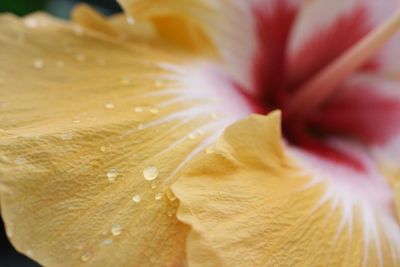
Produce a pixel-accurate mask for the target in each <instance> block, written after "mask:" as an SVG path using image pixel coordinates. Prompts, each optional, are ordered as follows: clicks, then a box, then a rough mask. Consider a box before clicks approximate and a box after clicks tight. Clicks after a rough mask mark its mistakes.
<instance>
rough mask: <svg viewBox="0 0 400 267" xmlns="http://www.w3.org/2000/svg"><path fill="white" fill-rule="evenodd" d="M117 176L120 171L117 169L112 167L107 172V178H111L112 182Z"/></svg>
mask: <svg viewBox="0 0 400 267" xmlns="http://www.w3.org/2000/svg"><path fill="white" fill-rule="evenodd" d="M117 176H118V171H117V169H115V168H111V169H109V170H108V172H107V178H108V180H109V181H110V182H113V181H115V179H116V178H117Z"/></svg>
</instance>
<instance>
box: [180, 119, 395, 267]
mask: <svg viewBox="0 0 400 267" xmlns="http://www.w3.org/2000/svg"><path fill="white" fill-rule="evenodd" d="M279 129H280V118H279V114H277V113H274V114H272V115H270V116H267V117H262V116H252V117H250V118H249V119H246V120H243V121H240V122H238V123H235V124H234V125H233V126H230V127H229V128H228V129H227V130H226V131H225V133H224V135H223V136H222V137H221V138H220V139H219V141H218V142H217V144H216V146H215V148H213V149H209V150H208V152H209V153H208V154H207V153H204V154H202V155H199V156H198V158H197V160H195V161H194V162H193V164H192V165H191V166H190V169H189V170H188V173H185V174H184V176H183V177H182V178H181V179H179V180H178V182H177V183H176V184H175V185H173V191H174V192H175V194H176V196H177V197H178V199H179V200H180V201H181V204H180V207H179V209H178V219H180V220H181V221H183V222H185V223H187V224H188V225H190V226H191V227H192V230H191V232H190V234H189V236H188V241H187V242H188V243H187V249H188V251H187V253H188V262H189V266H202V267H204V266H218V267H223V266H240V267H245V266H249V267H250V266H399V255H400V250H399V248H400V246H399V236H400V235H399V227H398V224H397V222H395V220H394V219H393V214H392V213H389V214H388V213H386V211H384V210H383V209H382V210H381V209H378V208H376V207H375V206H373V205H372V204H369V203H368V202H367V201H360V202H354V203H353V202H352V200H353V197H355V196H353V195H352V193H350V194H349V195H347V197H346V198H342V197H341V196H340V195H339V197H338V198H335V197H332V196H330V195H329V194H327V192H329V191H332V190H334V188H333V184H331V183H329V182H328V181H322V182H313V180H314V179H313V178H312V177H311V176H310V175H309V174H306V173H305V171H304V169H302V168H300V167H299V166H298V164H297V163H295V162H294V160H293V159H291V158H289V157H288V156H286V154H285V153H284V151H283V149H282V146H281V136H280V130H279ZM354 192H355V191H354ZM354 194H356V193H354Z"/></svg>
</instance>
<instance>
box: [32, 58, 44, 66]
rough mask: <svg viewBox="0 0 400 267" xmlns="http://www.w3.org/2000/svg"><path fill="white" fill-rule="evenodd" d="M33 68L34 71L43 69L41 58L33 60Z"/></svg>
mask: <svg viewBox="0 0 400 267" xmlns="http://www.w3.org/2000/svg"><path fill="white" fill-rule="evenodd" d="M33 67H34V68H36V69H42V68H43V67H44V61H43V59H41V58H35V59H34V60H33Z"/></svg>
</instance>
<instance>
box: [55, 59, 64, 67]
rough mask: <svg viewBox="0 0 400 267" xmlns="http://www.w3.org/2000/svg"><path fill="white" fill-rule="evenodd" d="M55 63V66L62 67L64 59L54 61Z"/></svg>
mask: <svg viewBox="0 0 400 267" xmlns="http://www.w3.org/2000/svg"><path fill="white" fill-rule="evenodd" d="M56 65H57V67H59V68H62V67H64V61H61V60H59V61H57V62H56Z"/></svg>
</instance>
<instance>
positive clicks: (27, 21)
mask: <svg viewBox="0 0 400 267" xmlns="http://www.w3.org/2000/svg"><path fill="white" fill-rule="evenodd" d="M24 22H25V25H26V26H27V27H28V28H37V27H39V21H38V20H37V19H35V18H27V19H25V21H24Z"/></svg>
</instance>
